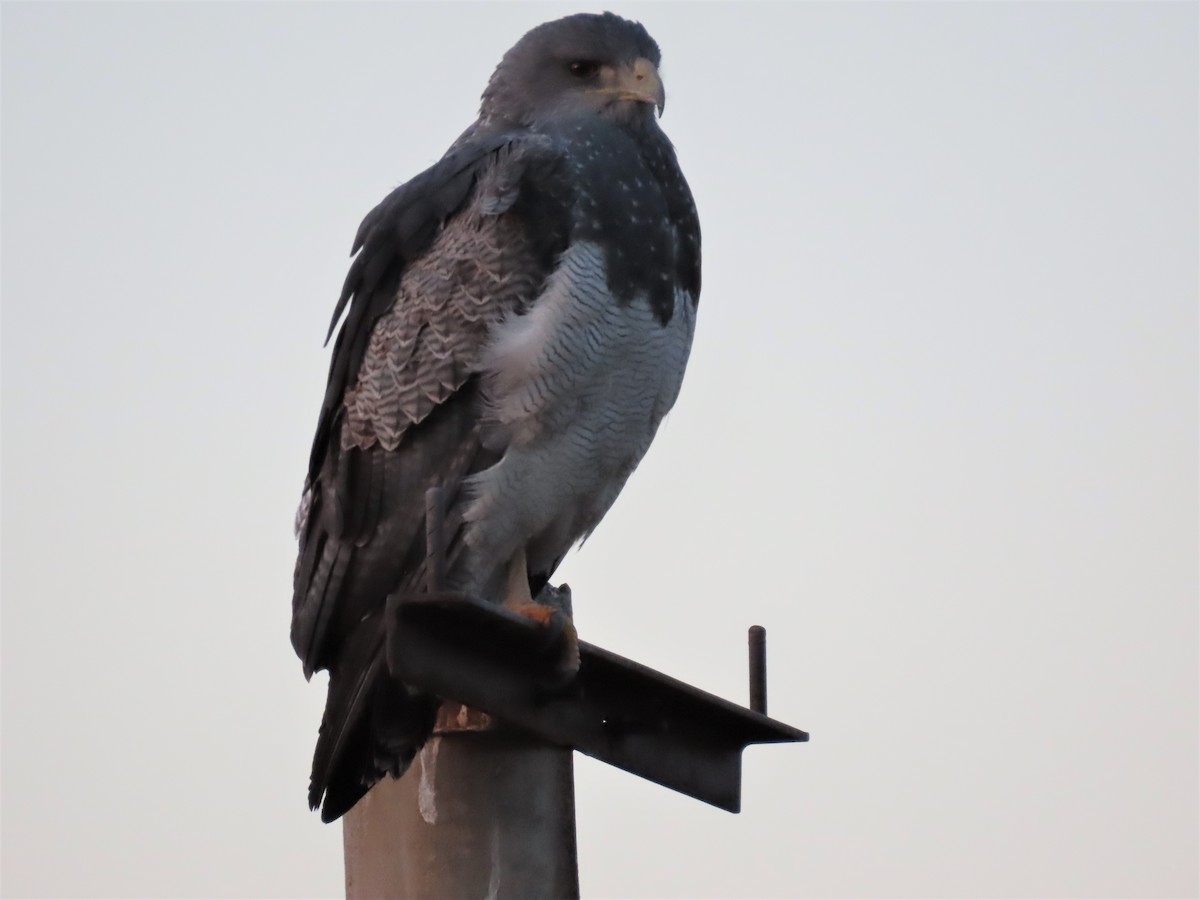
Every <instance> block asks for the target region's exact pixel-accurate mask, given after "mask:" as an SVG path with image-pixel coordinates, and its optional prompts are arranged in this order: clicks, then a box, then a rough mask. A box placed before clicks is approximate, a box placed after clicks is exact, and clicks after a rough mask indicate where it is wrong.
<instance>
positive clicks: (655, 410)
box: [292, 14, 700, 821]
mask: <svg viewBox="0 0 1200 900" xmlns="http://www.w3.org/2000/svg"><path fill="white" fill-rule="evenodd" d="M658 63H659V54H658V48H657V46H656V45H655V44H654V42H653V41H652V40H651V39H650V37H649V35H648V34H647V33H646V32H645V30H644V29H643V28H642V27H641V26H640V25H638V24H636V23H633V22H629V21H626V20H624V19H621V18H619V17H617V16H614V15H612V14H605V15H603V16H591V15H580V16H571V17H568V18H566V19H560V20H557V21H555V22H550V23H547V24H545V25H542V26H539V27H538V28H536V29H534V30H533V31H531V32H529V33H528V34H527V35H525V37H523V38H522V39H521V41H519V42H518V43H517V44H516V45H515V46H514V47H513V48H512V49H511V50H510V51H509V52H508V53H507V54H506V55H505V57H504V59H503V60H502V61H501V63H500V65H499V66H498V67H497V69H496V72H495V74H494V75H493V77H492V79H491V81H490V82H489V84H488V87H487V90H486V91H485V93H484V98H483V104H482V108H481V112H480V118H479V120H478V121H477V122H476V123H475V124H474V125H472V126H471V127H470V128H469V129H467V131H466V132H464V134H463V135H462V136H461V137H460V138H459V139H458V141H456V142H455V144H454V146H453V147H451V149H450V151H448V152H447V155H446V156H445V157H444V158H443V159H442V160H441V161H440V162H438V163H437V164H436V165H434V166H433V167H432V168H430V169H429V170H427V171H426V172H424V173H422V174H421V175H419V176H417V177H416V178H414V179H413V180H412V181H410V182H408V183H407V184H405V185H403V186H402V187H400V188H398V189H397V190H396V191H394V192H393V193H392V194H391V195H390V196H389V197H387V198H386V199H385V200H384V201H383V202H382V203H381V204H380V205H379V206H378V207H376V208H375V209H374V210H372V212H371V213H370V214H369V215H368V216H367V218H366V219H365V220H364V222H363V224H362V226H361V228H360V229H359V233H358V236H357V238H356V240H355V244H354V252H355V253H356V254H357V256H356V258H355V260H354V262H353V264H352V266H351V269H350V273H349V275H348V276H347V279H346V284H345V286H344V288H343V292H342V296H341V298H340V300H339V302H338V304H337V308H336V310H335V313H334V321H333V323H332V324H331V326H330V330H331V333H332V330H333V328H334V327H335V326H336V323H337V321H338V320H339V319H340V317H341V316H342V314H343V312H345V313H346V317H345V321H344V323H343V325H342V328H341V330H340V332H339V333H338V337H337V340H336V342H335V345H334V351H333V359H332V362H331V366H330V375H329V383H328V387H327V390H326V395H325V401H324V404H323V406H322V410H321V415H320V418H319V420H318V426H317V434H316V438H315V440H314V444H313V450H312V455H311V458H310V465H309V473H308V479H307V482H306V485H305V492H304V499H303V500H302V503H301V510H300V513H299V515H298V517H297V534H298V537H299V542H300V552H299V557H298V559H297V564H296V577H295V592H294V595H293V620H292V642H293V645H294V646H295V648H296V651H297V653H298V654H299V656H300V658H301V660H302V661H303V663H304V670H305V674H306V675H311V674H312V672H313V671H315V670H317V669H328V670H329V672H330V685H329V697H328V700H327V704H326V711H325V716H324V719H323V722H322V726H321V733H320V737H319V739H318V743H317V749H316V753H315V755H314V760H313V776H312V783H311V786H310V792H309V800H310V803H311V805H312V806H313V807H314V808H315V807H316V806H318V805H320V806H321V807H322V817H323V818H324V819H325V820H326V821H330V820H332V819H334V818H337V817H338V816H340V815H342V814H343V813H344V812H345V811H346V810H348V809H349V808H350V807H351V806H353V805H354V803H356V802H357V801H358V799H359V798H360V797H361V796H362V795H363V794H364V793H365V792H366V791H367V790H368V789H369V788H370V787H371V785H373V784H374V783H375V782H376V781H378V780H379V778H381V777H383V776H384V775H385V774H388V773H390V774H392V775H393V776H397V777H398V776H399V775H400V774H402V773H403V771H404V770H405V769H406V768H407V766H408V765H409V763H410V762H411V760H412V758H413V755H414V754H415V752H416V751H417V749H419V747H420V746H421V744H422V743H423V742H424V740H425V739H426V738H427V737H428V736H429V734H430V732H431V730H432V726H433V719H434V716H435V713H436V709H437V705H438V702H439V701H438V700H437V699H436V698H432V697H428V696H425V695H422V694H421V693H420V692H417V691H414V690H411V689H410V688H408V687H406V686H404V685H402V684H398V683H396V682H394V681H392V680H391V679H390V678H389V677H388V675H387V672H386V665H385V663H384V661H383V654H382V646H383V628H382V625H381V619H382V611H383V607H384V604H385V602H386V598H387V597H388V595H390V594H392V593H396V592H410V591H416V590H419V589H420V585H421V584H422V580H423V575H424V573H423V564H424V562H423V561H424V556H425V546H424V494H425V489H426V488H427V487H429V486H431V485H434V484H440V485H442V486H443V487H445V489H446V492H447V496H448V504H449V508H448V513H447V528H448V538H449V544H448V560H447V563H448V578H449V580H450V583H451V585H452V586H453V587H454V588H456V589H458V590H462V591H466V592H469V593H472V594H475V595H478V596H482V597H485V598H487V599H489V600H493V601H495V602H500V601H501V600H503V599H504V591H505V581H506V577H507V575H508V573H509V570H510V568H512V571H517V572H519V571H520V570H519V569H517V568H515V567H514V563H515V561H519V560H520V559H522V558H523V559H524V560H525V564H526V570H525V573H524V574H525V577H526V578H527V579H528V582H529V587H530V590H531V592H532V593H533V594H534V595H536V593H537V592H538V590H540V588H541V587H542V586H544V585H545V584H546V582H547V581H548V579H549V578H550V576H551V575H552V574H553V572H554V569H555V568H556V567H557V565H558V563H559V562H560V561H561V559H562V557H563V555H564V554H565V553H566V551H567V550H568V549H569V548H570V546H571V545H572V544H574V543H575V542H577V541H578V540H580V539H581V538H583V537H585V536H586V535H587V534H589V533H590V532H591V531H592V529H594V528H595V527H596V525H597V524H598V523H599V521H600V519H601V518H602V517H603V515H604V514H605V512H607V510H608V509H609V507H610V506H611V505H612V503H613V501H614V500H615V499H616V497H617V494H618V493H619V492H620V490H621V488H622V487H623V486H624V484H625V481H626V479H627V478H628V477H629V474H630V473H631V472H632V471H633V469H634V468H635V467H636V466H637V464H638V462H639V461H640V460H641V458H642V456H643V454H644V453H645V452H646V449H647V448H648V447H649V444H650V442H651V440H652V439H653V437H654V433H655V431H656V430H657V427H658V424H659V422H660V421H661V420H662V417H663V416H664V415H665V414H666V412H667V411H668V410H669V409H670V408H671V405H672V404H673V403H674V402H675V398H676V396H677V395H678V392H679V387H680V383H681V380H682V377H683V371H684V367H685V365H686V362H687V357H688V353H689V350H690V347H691V340H692V333H693V329H694V324H695V312H696V304H697V300H698V297H699V290H700V256H699V254H700V233H699V224H698V222H697V219H696V212H695V207H694V205H693V203H692V199H691V194H690V192H689V191H688V188H687V184H686V182H685V181H684V179H683V176H682V174H681V173H680V171H679V168H678V166H677V164H676V162H675V155H674V151H673V149H672V148H671V145H670V143H669V141H668V140H667V139H666V137H665V136H664V135H663V133H662V131H661V130H660V129H659V128H658V125H657V123H656V121H655V119H654V116H653V108H652V107H653V106H654V105H658V106H660V107H661V105H662V100H663V95H662V91H661V83H660V82H659V81H658V77H657V65H658Z"/></svg>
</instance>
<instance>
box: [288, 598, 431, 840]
mask: <svg viewBox="0 0 1200 900" xmlns="http://www.w3.org/2000/svg"><path fill="white" fill-rule="evenodd" d="M383 639H384V627H383V621H382V617H381V616H369V617H368V618H366V619H364V620H363V621H362V623H361V624H360V625H359V626H358V628H357V629H356V631H355V632H354V635H353V636H352V637H351V638H350V640H349V641H348V642H347V645H346V647H345V649H344V651H343V653H342V654H341V659H340V660H339V664H338V666H337V669H336V670H335V671H330V673H329V696H328V698H327V699H326V701H325V715H324V716H323V717H322V719H321V733H320V735H319V737H318V738H317V749H316V752H315V753H314V754H313V770H312V780H311V781H310V782H309V788H308V805H309V807H311V808H312V809H316V808H317V807H318V806H320V807H321V821H323V822H332V821H334V820H335V819H338V818H340V817H341V816H343V815H344V814H345V813H347V812H349V811H350V809H351V807H353V806H354V804H356V803H357V802H358V801H359V800H361V799H362V797H363V795H365V794H366V793H367V791H369V790H370V789H371V788H372V787H373V786H374V785H375V783H376V782H377V781H379V780H380V779H381V778H383V776H384V775H391V776H392V777H393V778H399V777H400V776H401V775H403V774H404V772H405V770H406V769H407V768H408V767H409V765H411V764H412V761H413V757H414V756H416V754H417V751H418V750H420V749H421V747H422V745H423V744H424V743H425V741H426V740H428V739H429V736H430V735H431V734H432V733H433V725H434V720H435V718H436V717H437V709H438V703H439V701H438V700H437V699H436V698H434V697H431V696H429V695H428V694H422V693H420V692H417V691H413V690H412V689H411V688H408V687H407V686H405V685H404V684H403V683H401V682H399V681H395V680H393V679H392V678H391V676H390V675H389V674H388V670H387V662H386V660H385V657H384V644H383Z"/></svg>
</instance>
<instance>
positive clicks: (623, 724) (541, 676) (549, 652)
mask: <svg viewBox="0 0 1200 900" xmlns="http://www.w3.org/2000/svg"><path fill="white" fill-rule="evenodd" d="M560 638H561V633H560V632H559V631H557V630H556V629H554V628H553V627H551V628H547V627H546V626H542V625H538V624H536V623H534V622H532V621H530V620H528V619H526V618H523V617H521V616H518V615H515V614H513V613H511V612H509V611H507V610H504V609H502V608H499V607H496V606H492V605H490V604H486V603H483V602H481V601H479V600H475V599H472V598H468V597H463V596H461V595H455V594H445V593H438V594H419V595H411V596H409V597H405V598H403V599H401V598H399V597H393V598H391V599H390V600H389V603H388V665H389V667H390V668H391V671H392V674H393V675H394V676H395V677H396V678H399V679H401V680H403V681H404V682H406V683H408V684H411V685H415V686H417V687H420V688H422V689H424V690H427V691H430V692H432V693H434V694H437V695H438V696H440V697H445V698H448V699H453V700H455V701H458V702H459V703H463V704H466V705H467V706H469V707H471V708H472V709H475V710H480V711H483V712H486V713H488V714H489V715H491V716H494V717H495V718H497V719H501V720H503V721H505V722H508V723H512V724H514V725H517V726H519V727H520V728H523V729H525V730H527V731H529V732H530V733H532V734H534V735H536V736H538V737H540V738H541V739H543V740H545V741H547V742H549V743H551V744H555V745H558V746H560V747H573V748H575V749H577V750H579V751H580V752H581V753H585V754H587V755H588V756H592V757H594V758H596V759H599V760H602V761H604V762H607V763H610V764H612V765H614V766H618V767H619V768H622V769H625V770H626V771H628V772H632V773H633V774H635V775H639V776H641V777H643V778H647V779H649V780H651V781H654V782H656V783H658V784H661V785H663V786H665V787H668V788H671V789H673V790H677V791H680V792H682V793H685V794H688V795H689V796H692V797H695V798H696V799H699V800H703V801H705V802H706V803H711V804H712V805H714V806H718V807H720V808H721V809H725V810H728V811H730V812H737V811H738V810H739V809H740V806H741V761H742V760H741V757H742V750H744V749H745V748H746V747H747V746H748V745H750V744H763V743H781V742H789V741H806V740H808V735H807V734H806V733H805V732H803V731H801V730H800V729H798V728H793V727H792V726H790V725H785V724H784V723H782V722H777V721H775V720H774V719H770V718H767V717H766V716H765V715H760V714H758V713H755V712H753V711H751V710H749V709H746V708H744V707H741V706H738V705H736V704H734V703H730V702H729V701H727V700H724V699H722V698H720V697H717V696H714V695H713V694H709V693H707V692H705V691H701V690H699V689H698V688H695V687H692V686H691V685H688V684H685V683H683V682H681V681H677V680H676V679H674V678H671V677H669V676H667V675H664V674H662V673H661V672H656V671H654V670H653V669H650V668H648V667H646V666H643V665H640V664H639V663H636V662H634V661H632V660H629V659H625V658H624V657H621V656H618V655H617V654H615V653H610V652H608V651H607V650H604V649H602V648H600V647H596V646H593V645H591V644H588V643H585V642H583V641H581V642H580V644H579V649H580V667H579V671H578V673H576V674H575V676H574V677H573V678H571V677H568V678H564V675H563V673H562V671H561V670H560V668H559V660H560V659H561V652H562V647H561V644H560V643H559V640H560Z"/></svg>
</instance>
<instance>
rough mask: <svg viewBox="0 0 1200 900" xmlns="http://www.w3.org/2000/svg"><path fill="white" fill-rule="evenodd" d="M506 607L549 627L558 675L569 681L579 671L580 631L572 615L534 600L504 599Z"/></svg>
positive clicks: (550, 642) (549, 641)
mask: <svg viewBox="0 0 1200 900" xmlns="http://www.w3.org/2000/svg"><path fill="white" fill-rule="evenodd" d="M504 608H505V609H507V610H508V611H509V612H514V613H516V614H517V615H518V616H522V617H524V618H526V619H532V620H533V621H534V622H537V623H538V624H539V625H544V626H546V628H547V629H548V634H547V639H548V643H549V644H550V645H552V646H556V647H557V656H558V659H557V661H556V663H555V670H556V675H559V676H561V678H562V679H563V680H564V681H569V680H570V679H571V678H573V677H574V676H575V673H576V672H578V671H579V632H577V631H576V630H575V623H574V622H572V621H571V617H570V616H568V615H567V614H566V613H565V612H563V611H562V610H560V609H555V608H554V607H553V606H544V605H542V604H541V603H537V602H535V601H533V600H522V599H517V600H515V601H514V600H513V599H512V598H509V599H508V600H505V601H504Z"/></svg>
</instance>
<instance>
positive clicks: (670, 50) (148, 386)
mask: <svg viewBox="0 0 1200 900" xmlns="http://www.w3.org/2000/svg"><path fill="white" fill-rule="evenodd" d="M606 6H607V8H611V9H613V10H614V11H616V12H619V13H622V14H624V15H626V16H630V17H633V18H637V19H640V20H641V21H642V22H643V23H644V24H645V25H646V26H647V27H648V29H649V30H650V32H651V33H652V34H653V35H654V36H655V38H656V39H657V40H658V41H659V43H660V44H661V45H662V48H663V54H664V63H663V75H664V79H665V83H666V88H667V95H668V102H667V109H666V115H665V116H664V118H663V120H662V121H663V126H664V128H665V129H666V130H667V132H668V134H669V135H670V136H671V138H672V139H673V140H674V141H675V143H676V145H677V147H678V150H679V156H680V159H681V162H682V165H683V167H684V169H685V172H686V174H687V176H688V178H689V180H690V182H691V184H692V187H693V189H694V191H695V194H696V199H697V203H698V205H699V208H700V213H701V218H702V222H703V227H704V239H705V244H704V261H705V271H704V293H703V297H702V302H701V305H700V317H699V327H698V332H697V336H696V343H695V349H694V352H693V355H692V362H691V367H690V370H689V373H688V377H687V380H686V381H685V384H684V389H683V394H682V396H681V399H680V401H679V404H678V406H677V407H676V410H675V412H674V413H673V414H672V416H671V417H670V418H669V419H668V421H667V423H666V425H665V426H664V428H663V429H662V431H661V432H660V435H659V438H658V441H657V442H656V444H655V446H654V447H653V449H652V450H651V452H650V454H649V456H648V458H647V459H646V461H645V463H644V464H643V466H642V467H641V469H640V470H639V471H638V472H637V474H636V475H635V476H634V477H633V479H632V480H631V482H630V484H629V486H628V488H627V490H626V491H625V493H624V495H623V496H622V498H621V499H620V500H619V501H618V503H617V505H616V506H615V508H614V509H613V511H612V513H611V514H610V515H609V517H608V519H607V520H606V521H605V523H604V524H603V525H602V526H601V528H600V530H599V532H598V533H597V534H596V536H595V537H594V539H593V540H592V541H591V542H590V543H589V544H588V545H587V546H586V547H585V548H584V550H583V551H582V553H580V554H579V555H577V556H573V557H571V558H570V559H569V561H568V562H567V563H566V564H565V565H564V566H563V567H562V569H561V571H560V575H561V578H562V580H566V581H569V582H570V583H571V585H572V587H573V588H574V591H575V606H576V611H577V622H578V625H579V628H580V632H581V635H582V636H583V638H584V639H586V640H589V641H592V642H593V643H597V644H600V645H601V646H604V647H607V648H609V649H611V650H614V651H616V652H619V653H622V654H624V655H626V656H630V657H632V658H634V659H637V660H639V661H641V662H644V663H646V664H648V665H651V666H654V667H655V668H658V669H660V670H662V671H665V672H667V673H669V674H671V675H674V676H676V677H680V678H683V679H685V680H687V681H690V682H692V683H693V684H696V685H698V686H700V687H703V688H705V689H708V690H711V691H713V692H715V693H718V694H720V695H723V696H726V697H729V698H732V699H735V700H739V701H741V700H743V699H744V697H745V655H744V653H745V651H744V646H745V629H746V627H747V626H749V625H751V624H753V623H761V624H763V625H766V626H767V628H768V630H769V635H770V701H771V712H772V714H773V715H775V716H776V717H778V718H780V719H782V720H784V721H786V722H789V723H792V724H794V725H797V726H799V727H802V728H805V729H808V730H810V731H811V732H812V736H813V739H812V742H811V743H810V744H807V745H803V746H783V747H771V748H761V749H752V750H750V751H748V752H747V754H746V757H745V784H744V797H743V808H744V812H743V813H742V814H741V815H738V816H732V815H729V814H727V813H724V812H721V811H718V810H715V809H712V808H710V807H707V806H704V805H702V804H700V803H698V802H697V801H694V800H690V799H687V798H685V797H682V796H678V795H674V794H672V793H670V792H668V791H667V790H665V789H662V788H659V787H657V786H655V785H652V784H649V783H645V782H641V781H639V780H638V779H636V778H634V777H632V776H630V775H627V774H625V773H623V772H620V771H617V770H615V769H610V768H608V767H606V766H604V765H602V764H600V763H596V762H593V761H591V760H588V759H584V758H578V757H577V772H578V787H577V790H578V816H579V845H580V847H579V849H580V873H581V879H582V885H583V891H584V894H585V896H589V897H946V896H955V897H996V896H1029V897H1091V896H1121V897H1184V896H1193V897H1194V896H1196V895H1197V893H1198V892H1200V883H1198V876H1197V866H1198V859H1197V846H1198V844H1200V836H1198V833H1197V797H1198V792H1200V791H1198V781H1197V769H1198V762H1197V760H1198V708H1200V702H1198V695H1197V633H1198V621H1197V590H1198V583H1197V543H1198V534H1197V497H1198V485H1197V436H1198V412H1197V409H1198V405H1197V383H1198V372H1197V334H1198V331H1197V247H1198V239H1200V235H1198V215H1197V206H1198V200H1197V197H1198V183H1197V153H1198V130H1200V129H1198V121H1197V109H1198V97H1197V93H1198V92H1197V71H1198V69H1197V61H1198V53H1197V30H1198V16H1197V9H1198V7H1197V5H1196V4H1194V3H1175V4H1152V3H1104V4H1087V3H1071V4H1065V3H1062V4H1059V3H1037V4H1017V3H1012V4H1009V3H1003V4H1001V3H991V4H982V3H937V4H915V3H896V4H887V5H884V4H869V5H860V4H849V3H848V4H836V5H834V4H771V5H765V4H764V5H738V6H734V5H726V4H719V5H715V4H714V5H690V4H688V5H685V4H681V3H680V4H666V5H660V4H653V3H624V4H621V3H611V4H606ZM603 8H605V7H604V6H601V7H580V6H576V5H570V6H564V5H559V4H524V5H508V4H499V3H496V4H491V5H487V6H481V5H439V6H433V5H417V4H403V5H382V4H379V5H344V4H332V3H329V4H317V5H293V4H270V5H235V4H217V3H209V4H199V5H175V4H172V5H154V4H137V5H121V6H118V5H104V4H87V5H65V4H54V5H52V4H48V3H46V4H33V5H19V4H15V3H5V4H4V5H3V8H2V9H0V29H2V35H3V37H2V48H0V49H2V58H3V71H2V82H3V96H2V128H3V139H2V152H3V183H2V190H3V222H2V226H3V284H2V289H3V434H4V444H3V622H2V624H3V646H2V656H3V723H2V726H3V742H2V752H3V757H2V762H3V769H2V772H3V783H2V789H3V823H2V824H3V848H2V849H3V856H2V865H3V870H2V871H3V882H2V888H3V893H4V894H5V895H8V896H14V897H16V896H25V895H29V896H67V895H77V896H88V897H93V896H94V897H175V896H197V897H198V896H207V897H259V896H261V897H301V896H314V897H315V896H335V895H338V894H339V893H340V892H341V890H342V863H341V830H340V828H339V827H337V826H332V827H329V826H323V825H321V823H320V821H319V819H318V817H317V816H316V815H315V814H311V813H309V811H308V809H307V807H306V804H305V790H306V787H307V779H308V768H309V762H310V758H311V752H312V747H313V742H314V740H315V737H316V731H317V724H318V721H319V718H320V712H321V707H322V704H323V700H324V690H323V682H320V681H318V680H315V681H314V683H313V684H306V683H305V681H304V679H303V677H302V675H301V670H300V663H299V662H298V661H297V659H296V658H295V656H294V655H293V653H292V649H291V647H290V645H289V643H288V620H289V616H290V586H291V572H292V563H293V554H294V546H293V543H292V536H291V528H292V516H293V511H294V508H295V503H296V500H297V498H298V495H299V489H300V484H301V481H302V478H303V474H304V467H305V461H306V458H307V454H308V446H309V440H310V438H311V432H312V428H313V426H314V424H315V421H316V413H317V408H318V405H319V402H320V396H321V392H322V387H323V383H324V378H325V369H326V363H327V356H326V352H325V351H324V350H323V349H322V347H321V340H322V338H323V335H324V329H325V325H326V322H327V320H328V316H329V313H330V311H331V309H332V306H333V302H334V300H335V298H336V296H337V293H338V289H339V287H340V285H341V280H342V277H343V275H344V272H345V268H346V266H347V262H348V260H347V256H346V254H347V252H348V250H349V248H350V242H351V239H352V237H353V234H354V232H355V229H356V228H357V226H358V223H359V220H360V219H361V217H362V216H363V215H364V214H365V213H366V212H367V210H369V209H370V208H371V207H372V206H373V205H374V204H375V202H376V201H377V200H379V199H380V198H381V197H382V196H383V195H384V194H385V193H386V192H387V191H389V190H390V189H391V188H392V187H394V186H395V185H397V184H399V183H400V182H402V181H405V180H407V179H408V178H410V177H412V176H413V175H415V174H416V173H417V172H418V171H420V170H421V169H422V168H424V167H425V166H427V165H429V164H431V163H432V162H434V161H435V160H436V159H437V158H438V157H439V156H440V155H441V154H442V152H443V151H444V149H445V148H446V147H447V146H448V145H449V143H450V142H451V141H452V140H453V139H454V137H455V136H457V135H458V133H459V132H460V131H461V130H462V129H463V128H464V127H465V126H466V125H467V124H468V123H469V122H470V121H471V120H472V119H473V118H474V115H475V111H476V109H477V103H478V96H479V93H480V91H481V90H482V88H483V86H484V83H485V81H486V79H487V77H488V75H489V74H490V72H491V70H492V68H493V66H494V65H495V63H496V62H497V61H498V60H499V58H500V56H501V54H502V53H503V52H504V50H506V49H507V48H508V47H509V46H510V45H511V44H512V43H513V42H514V41H515V40H516V39H517V38H518V37H519V36H520V35H521V34H522V33H523V32H524V31H525V30H526V29H528V28H529V27H531V26H533V25H535V24H537V23H539V22H541V21H543V20H546V19H550V18H554V17H556V16H558V15H562V14H566V13H570V12H575V11H580V10H581V9H591V10H594V11H599V10H600V9H603Z"/></svg>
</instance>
